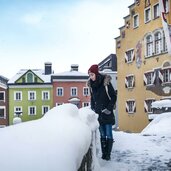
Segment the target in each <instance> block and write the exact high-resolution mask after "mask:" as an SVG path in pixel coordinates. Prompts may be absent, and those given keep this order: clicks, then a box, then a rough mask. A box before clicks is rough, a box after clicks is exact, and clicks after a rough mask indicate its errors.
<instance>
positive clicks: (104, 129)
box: [99, 124, 113, 139]
mask: <svg viewBox="0 0 171 171" xmlns="http://www.w3.org/2000/svg"><path fill="white" fill-rule="evenodd" d="M99 131H100V136H101V138H108V139H113V134H112V124H106V125H100V127H99Z"/></svg>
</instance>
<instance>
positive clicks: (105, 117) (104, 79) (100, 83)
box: [88, 74, 116, 125]
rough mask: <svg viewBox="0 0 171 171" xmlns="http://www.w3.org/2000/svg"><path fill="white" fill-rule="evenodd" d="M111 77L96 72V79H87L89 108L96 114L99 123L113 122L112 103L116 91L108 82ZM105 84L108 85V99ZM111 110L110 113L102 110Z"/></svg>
mask: <svg viewBox="0 0 171 171" xmlns="http://www.w3.org/2000/svg"><path fill="white" fill-rule="evenodd" d="M110 80H111V77H110V76H109V75H102V74H98V75H97V78H96V81H92V80H91V79H89V80H88V86H89V88H90V93H91V109H92V110H94V111H95V112H96V113H97V114H98V115H99V117H98V121H99V123H100V125H103V124H112V125H114V124H115V117H114V113H113V109H114V105H115V103H116V92H115V90H114V88H113V86H112V84H111V82H110ZM105 86H107V87H108V94H109V96H110V98H111V100H110V99H109V97H108V95H107V92H106V89H105ZM105 108H106V109H108V110H109V111H111V114H105V113H103V112H102V111H103V110H104V109H105Z"/></svg>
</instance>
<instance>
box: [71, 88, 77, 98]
mask: <svg viewBox="0 0 171 171" xmlns="http://www.w3.org/2000/svg"><path fill="white" fill-rule="evenodd" d="M74 91H75V92H74ZM70 95H71V97H76V96H78V88H77V87H71V88H70Z"/></svg>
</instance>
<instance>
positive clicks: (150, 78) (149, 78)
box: [144, 71, 156, 85]
mask: <svg viewBox="0 0 171 171" xmlns="http://www.w3.org/2000/svg"><path fill="white" fill-rule="evenodd" d="M155 79H156V74H155V73H154V71H151V72H147V73H145V74H144V85H153V84H154V83H155Z"/></svg>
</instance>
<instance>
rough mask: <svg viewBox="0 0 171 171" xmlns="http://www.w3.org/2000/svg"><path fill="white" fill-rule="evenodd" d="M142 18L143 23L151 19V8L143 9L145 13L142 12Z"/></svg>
mask: <svg viewBox="0 0 171 171" xmlns="http://www.w3.org/2000/svg"><path fill="white" fill-rule="evenodd" d="M144 18H145V21H144V22H145V23H147V22H149V21H150V20H151V10H150V8H147V9H145V14H144Z"/></svg>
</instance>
